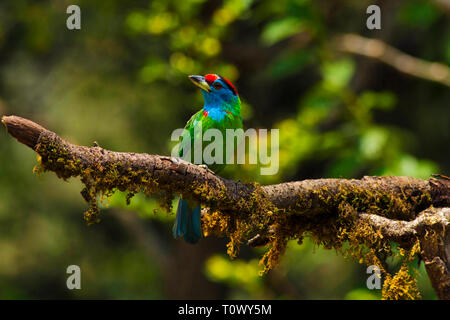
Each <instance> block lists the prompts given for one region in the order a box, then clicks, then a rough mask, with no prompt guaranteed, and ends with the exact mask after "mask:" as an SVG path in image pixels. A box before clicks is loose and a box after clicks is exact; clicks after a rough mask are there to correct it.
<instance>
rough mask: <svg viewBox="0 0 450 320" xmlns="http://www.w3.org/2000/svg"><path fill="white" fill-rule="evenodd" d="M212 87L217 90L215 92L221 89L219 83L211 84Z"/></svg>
mask: <svg viewBox="0 0 450 320" xmlns="http://www.w3.org/2000/svg"><path fill="white" fill-rule="evenodd" d="M213 87H214V89H217V90H219V89H222V85H221V84H220V82H215V83H214V84H213Z"/></svg>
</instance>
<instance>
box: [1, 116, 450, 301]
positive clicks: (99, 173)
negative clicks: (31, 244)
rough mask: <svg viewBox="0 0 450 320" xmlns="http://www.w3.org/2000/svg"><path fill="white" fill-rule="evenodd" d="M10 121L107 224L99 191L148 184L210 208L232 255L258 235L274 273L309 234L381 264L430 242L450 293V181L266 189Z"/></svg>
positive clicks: (425, 249)
mask: <svg viewBox="0 0 450 320" xmlns="http://www.w3.org/2000/svg"><path fill="white" fill-rule="evenodd" d="M2 122H3V124H4V125H5V126H6V129H7V131H8V133H9V134H10V135H12V136H13V137H15V138H16V139H17V140H18V141H19V142H21V143H23V144H25V145H27V146H28V147H30V148H32V149H33V150H34V151H36V152H37V153H38V154H39V156H40V170H43V171H53V172H55V173H56V174H57V175H58V177H60V178H63V179H68V178H70V177H80V179H81V181H82V182H83V184H84V185H85V188H84V189H83V190H82V195H83V197H84V199H85V200H86V201H87V202H88V203H89V205H90V209H89V210H88V211H87V212H86V213H85V219H86V220H87V222H88V223H93V222H96V221H97V220H98V213H99V209H98V206H97V195H98V194H106V195H109V194H111V193H112V192H113V191H114V190H116V189H118V190H120V191H126V192H128V198H127V199H129V198H131V197H132V196H133V195H134V194H136V193H138V192H140V191H141V190H144V192H146V193H147V194H152V195H155V196H157V197H158V198H159V199H160V200H161V203H162V204H163V206H165V207H167V208H170V205H171V202H172V201H171V200H172V199H173V195H174V194H182V195H183V197H186V198H192V199H194V200H196V201H198V202H201V203H202V204H203V206H204V207H206V209H205V210H204V214H203V218H202V226H203V231H204V233H205V235H210V234H216V235H228V236H229V237H230V239H231V241H230V243H229V245H228V252H229V254H230V256H234V255H236V253H237V248H238V247H239V244H240V243H241V242H242V241H243V240H245V239H251V240H250V241H249V244H250V245H255V246H256V245H269V247H270V250H269V252H268V253H266V255H265V256H264V257H263V259H262V261H263V263H264V265H265V267H266V268H265V270H268V269H270V268H271V267H273V266H274V265H275V264H276V263H277V261H278V259H279V257H280V256H281V255H282V253H283V251H284V249H285V247H286V243H287V241H288V240H290V239H298V240H299V242H301V240H302V239H303V236H304V235H309V236H311V238H312V239H313V240H315V241H316V242H317V243H319V244H322V245H324V246H325V247H326V248H335V249H341V248H342V243H343V242H344V241H348V242H350V244H352V245H353V248H354V249H355V248H360V246H359V245H360V244H364V245H366V246H367V247H368V248H369V249H370V250H371V251H370V252H372V253H373V254H367V252H362V251H361V249H358V250H356V251H358V252H356V251H355V250H354V252H353V253H355V254H356V255H359V256H360V257H361V259H363V260H364V261H365V262H366V263H372V264H373V263H375V262H378V263H380V259H381V258H380V257H381V256H382V255H383V254H386V253H387V254H389V253H391V251H390V249H389V248H390V247H389V241H395V242H397V243H399V244H400V245H401V246H402V247H403V248H405V249H408V250H412V248H413V247H414V245H415V244H416V243H417V242H418V241H420V244H421V250H422V253H421V255H422V257H423V259H424V261H425V265H426V266H427V271H428V274H429V276H430V279H431V280H432V283H433V286H434V288H435V290H436V292H437V295H438V297H439V298H442V299H450V291H449V287H450V285H449V283H450V276H449V270H450V265H449V259H448V257H449V256H450V254H449V250H450V249H449V248H450V243H449V242H450V241H449V236H448V233H449V232H448V209H446V210H447V211H442V210H437V211H435V210H436V209H435V208H445V207H450V180H447V179H436V178H430V179H427V180H420V179H414V178H409V177H364V178H362V179H360V180H357V179H351V180H349V179H316V180H303V181H297V182H286V183H281V184H276V185H268V186H260V185H258V184H256V183H252V184H245V183H241V182H237V181H233V180H229V179H224V178H222V177H219V176H217V175H215V174H214V173H213V172H211V171H210V170H207V169H204V168H201V167H199V166H197V165H194V164H191V163H188V162H185V161H180V160H175V159H173V158H171V157H166V156H159V155H149V154H137V153H126V152H113V151H109V150H105V149H103V148H101V147H100V146H98V145H97V144H95V146H93V147H85V146H76V145H73V144H71V143H69V142H67V141H65V140H63V139H62V138H60V137H59V136H58V135H57V134H55V133H54V132H51V131H49V130H47V129H45V128H43V127H42V126H40V125H38V124H36V123H34V122H32V121H30V120H27V119H24V118H20V117H17V116H4V117H3V118H2ZM437 226H439V228H438V227H437ZM438 231H439V232H438ZM439 246H441V247H442V248H444V249H442V248H441V247H439ZM388 247H389V248H388ZM438 248H441V249H438ZM436 259H439V261H440V262H442V263H440V262H439V261H438V260H436ZM396 280H398V279H396ZM385 282H387V281H385ZM390 285H391V286H392V281H391V282H390ZM394 296H395V295H394ZM395 297H399V298H402V296H401V294H400V295H397V296H395Z"/></svg>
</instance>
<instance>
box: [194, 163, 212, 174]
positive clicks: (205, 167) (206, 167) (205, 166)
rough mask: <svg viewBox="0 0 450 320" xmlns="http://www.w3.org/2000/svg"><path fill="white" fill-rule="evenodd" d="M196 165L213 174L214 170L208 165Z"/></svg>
mask: <svg viewBox="0 0 450 320" xmlns="http://www.w3.org/2000/svg"><path fill="white" fill-rule="evenodd" d="M198 166H199V167H200V168H202V169H206V170H207V171H209V173H212V174H215V173H214V171H212V170H211V169H210V168H208V166H207V165H206V164H199V165H198Z"/></svg>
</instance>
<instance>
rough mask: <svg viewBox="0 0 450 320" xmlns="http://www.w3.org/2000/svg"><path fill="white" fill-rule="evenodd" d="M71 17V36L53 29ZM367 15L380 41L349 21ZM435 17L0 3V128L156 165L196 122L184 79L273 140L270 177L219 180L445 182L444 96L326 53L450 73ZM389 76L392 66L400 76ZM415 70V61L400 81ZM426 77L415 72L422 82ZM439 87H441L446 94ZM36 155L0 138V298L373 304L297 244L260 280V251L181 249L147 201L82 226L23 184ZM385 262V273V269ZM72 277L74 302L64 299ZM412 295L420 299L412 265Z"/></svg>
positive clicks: (354, 269)
mask: <svg viewBox="0 0 450 320" xmlns="http://www.w3.org/2000/svg"><path fill="white" fill-rule="evenodd" d="M71 4H77V5H79V6H80V7H81V25H82V27H81V30H78V31H75V30H74V31H70V30H68V29H67V28H66V19H67V17H68V14H66V8H67V6H69V5H71ZM371 4H377V5H379V6H380V7H381V11H382V16H381V22H382V24H381V26H382V28H381V30H368V29H367V28H366V18H367V17H368V15H367V14H366V8H367V7H368V6H369V5H371ZM449 15H450V5H449V4H448V1H445V0H435V1H424V0H420V1H418V0H413V1H361V0H358V1H356V0H353V1H350V0H349V1H324V0H323V1H312V0H277V1H273V0H264V1H252V0H244V1H239V0H224V1H205V0H184V1H166V0H160V1H148V0H145V1H144V0H135V1H119V0H109V1H92V0H91V1H88V0H85V1H60V0H53V1H50V0H47V1H35V0H33V1H31V0H30V1H24V0H14V1H13V0H7V1H2V2H1V3H0V115H4V114H6V115H9V114H14V115H19V116H22V117H26V118H29V119H32V120H33V121H35V122H38V123H40V124H42V125H44V126H46V127H47V128H49V129H50V130H52V131H55V132H57V133H58V134H60V135H61V136H62V137H64V138H66V139H68V140H69V141H71V142H73V143H77V144H81V145H92V143H93V141H94V140H95V141H97V142H98V143H99V144H100V145H101V146H102V147H104V148H107V149H112V150H116V151H132V152H146V153H155V154H167V155H168V154H169V153H170V150H171V147H172V144H171V142H170V135H171V133H172V131H173V130H174V129H176V128H180V127H183V126H184V124H185V122H186V121H187V120H188V119H189V117H190V116H191V115H192V114H193V113H194V112H196V111H197V110H198V109H199V108H200V107H201V105H202V97H201V94H200V93H199V90H198V89H197V88H195V87H194V86H193V85H192V84H191V83H190V82H189V80H188V78H187V75H189V74H206V73H219V74H221V75H222V76H224V77H226V78H229V79H230V80H231V81H232V82H233V83H234V84H235V85H236V87H237V89H238V91H239V93H240V96H241V99H242V101H243V104H244V105H243V117H244V126H245V127H246V128H269V129H270V128H279V129H280V170H279V172H278V174H277V175H273V176H260V175H259V168H258V167H257V166H250V165H246V166H231V167H229V168H227V170H226V171H225V172H224V175H226V176H228V177H232V178H234V179H241V180H242V181H246V182H250V181H258V182H260V183H277V182H282V181H289V180H299V179H306V178H321V177H344V178H361V177H362V176H363V175H407V176H413V177H417V178H427V177H429V175H430V174H432V173H443V174H447V175H448V174H449V171H450V162H449V160H448V159H449V158H450V148H449V143H450V134H449V124H450V113H449V103H450V90H449V85H448V82H447V85H446V84H444V83H441V82H438V81H430V80H429V79H424V78H422V77H413V76H411V75H408V74H405V73H403V72H402V71H400V70H398V68H395V67H392V66H390V65H388V64H386V63H383V62H380V61H379V60H376V59H373V58H370V57H366V56H361V55H353V54H349V53H346V52H342V51H340V50H338V46H339V42H337V43H336V40H335V39H336V37H337V36H339V35H344V34H350V33H351V34H358V35H360V36H362V37H364V39H368V38H376V39H378V40H381V41H383V42H384V43H386V44H389V45H390V46H392V47H395V48H397V49H398V50H400V51H401V52H403V53H406V54H408V55H411V56H414V57H416V58H418V59H420V60H423V61H425V62H438V63H440V64H442V65H443V66H441V67H443V68H444V70H447V72H448V67H447V65H448V64H449V63H450V24H449ZM401 57H402V56H400V58H399V59H398V60H395V59H394V60H395V61H396V63H400V64H401V62H402V61H403V60H404V59H403V60H402V59H401ZM419 66H420V61H418V60H414V63H413V66H412V67H413V68H417V67H419ZM431 73H432V72H431ZM447 79H448V77H447ZM36 163H37V162H36V155H35V153H34V152H33V151H32V150H30V149H28V148H27V147H25V146H23V145H21V144H19V143H17V142H16V141H15V140H14V139H12V138H11V137H10V136H8V135H7V134H6V132H5V131H3V133H0V298H2V299H42V298H44V299H46V298H69V299H80V298H83V299H91V298H98V299H134V298H137V299H166V298H167V299H172V298H178V299H187V298H190V299H197V298H207V299H214V298H224V299H234V298H249V299H260V298H263V299H266V298H273V299H372V298H373V299H378V298H380V296H381V295H380V292H379V290H374V291H371V290H368V289H367V288H366V279H367V276H368V275H367V274H366V272H365V271H366V269H365V266H363V265H359V264H358V262H355V261H353V260H351V259H345V258H344V257H342V256H338V255H336V253H335V252H334V251H328V250H324V249H323V248H319V247H315V246H314V245H313V244H312V243H311V242H310V241H308V240H306V241H305V243H304V244H303V245H301V246H299V245H297V244H296V243H291V244H290V245H289V249H288V250H287V252H286V254H285V256H284V257H283V260H282V263H281V265H280V266H279V267H278V268H277V269H275V270H273V271H271V272H270V273H269V274H267V275H265V276H263V277H260V276H259V275H258V271H259V270H261V268H262V267H261V266H260V265H258V260H259V258H260V257H261V255H262V254H263V252H264V250H263V249H257V250H253V249H249V248H245V247H243V248H242V250H241V252H240V255H239V256H238V258H237V259H236V260H233V261H231V260H230V259H229V258H228V257H227V256H226V247H225V245H226V243H227V240H226V239H216V238H206V239H203V240H202V241H201V242H200V243H199V244H198V245H195V246H191V245H188V244H185V243H184V242H183V241H181V240H174V239H172V236H171V224H172V222H173V219H174V216H173V215H170V214H169V215H166V214H165V213H164V212H162V210H159V212H158V213H157V214H155V213H154V209H155V208H156V207H157V206H156V204H155V202H154V201H153V200H152V199H146V198H144V197H143V196H136V197H135V198H133V200H132V203H131V205H130V206H126V205H125V200H124V196H123V195H121V194H115V195H114V196H113V197H112V199H110V200H109V204H108V201H104V205H105V206H108V208H105V210H103V211H102V214H101V218H102V221H101V222H100V223H99V224H96V225H93V226H90V227H87V226H86V225H85V223H84V221H83V218H82V212H83V211H84V210H85V209H86V203H84V202H83V199H82V197H81V195H80V194H79V191H80V190H81V184H80V182H79V181H77V180H70V181H69V183H67V182H63V181H62V180H59V179H57V178H56V176H55V175H53V174H44V175H42V176H41V177H40V178H38V177H37V176H36V175H34V174H33V173H32V169H33V167H34V165H35V164H36ZM398 263H399V262H398V261H390V265H391V267H392V268H393V269H395V268H396V267H398ZM72 264H75V265H79V266H80V267H81V277H82V289H81V290H73V291H70V290H68V289H67V288H66V279H67V276H68V275H67V274H66V268H67V266H69V265H72ZM417 279H418V280H419V288H420V290H421V293H422V296H423V298H425V299H434V298H435V295H434V293H433V291H432V289H431V287H430V284H429V281H428V279H427V276H426V273H425V272H424V268H423V265H422V266H421V267H420V268H419V271H418V274H417Z"/></svg>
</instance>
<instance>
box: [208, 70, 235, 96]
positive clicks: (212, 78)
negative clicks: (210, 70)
mask: <svg viewBox="0 0 450 320" xmlns="http://www.w3.org/2000/svg"><path fill="white" fill-rule="evenodd" d="M217 79H221V80H223V81H225V84H226V85H227V86H228V88H229V89H230V90H231V91H233V93H234V94H236V95H237V94H238V93H237V90H236V88H235V87H234V86H233V84H232V83H231V82H230V80H228V79H226V78H224V77H221V76H219V75H217V74H207V75H206V76H205V81H206V82H207V83H208V84H209V85H211V84H212V83H213V82H214V81H216V80H217Z"/></svg>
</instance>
